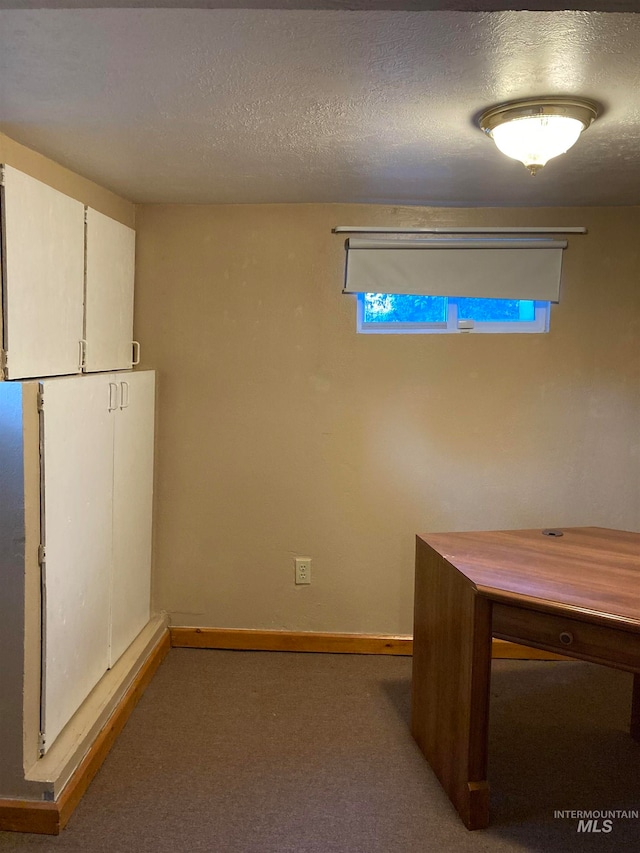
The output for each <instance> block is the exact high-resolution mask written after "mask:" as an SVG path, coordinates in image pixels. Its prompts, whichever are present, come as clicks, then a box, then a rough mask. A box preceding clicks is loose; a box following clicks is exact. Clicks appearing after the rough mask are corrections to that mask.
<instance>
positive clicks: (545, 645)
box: [492, 603, 640, 672]
mask: <svg viewBox="0 0 640 853" xmlns="http://www.w3.org/2000/svg"><path fill="white" fill-rule="evenodd" d="M492 634H493V636H494V637H498V638H500V639H501V640H510V641H511V642H514V643H521V644H523V645H525V646H527V645H528V646H533V647H534V648H538V649H545V650H546V651H551V652H556V653H557V654H561V655H567V656H568V657H572V658H578V659H580V660H586V661H591V662H593V663H599V664H604V665H605V666H611V667H615V668H617V669H624V670H627V671H628V672H640V634H638V633H637V632H632V631H621V630H620V629H618V628H608V627H606V626H604V625H595V624H592V623H589V622H584V621H582V620H580V619H573V618H571V617H566V616H556V615H553V614H551V613H544V612H541V611H536V610H532V609H531V610H530V609H528V608H524V607H516V606H512V605H508V604H500V603H494V604H493V607H492Z"/></svg>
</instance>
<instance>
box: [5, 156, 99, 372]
mask: <svg viewBox="0 0 640 853" xmlns="http://www.w3.org/2000/svg"><path fill="white" fill-rule="evenodd" d="M2 171H3V188H2V238H3V239H2V250H3V251H2V288H3V337H4V340H3V349H5V350H6V353H7V369H6V375H7V378H9V379H23V378H30V377H35V376H55V375H62V374H67V373H78V372H79V371H80V353H79V349H80V342H81V339H82V337H83V291H84V205H83V204H81V202H79V201H76V200H75V199H72V198H69V196H66V195H64V194H63V193H60V192H58V191H57V190H54V189H52V188H51V187H49V186H47V185H46V184H43V183H42V182H41V181H37V180H35V178H31V177H29V176H28V175H25V174H23V173H22V172H19V171H18V170H17V169H13V168H12V167H11V166H4V167H3V168H2Z"/></svg>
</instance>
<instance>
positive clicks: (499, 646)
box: [491, 639, 571, 660]
mask: <svg viewBox="0 0 640 853" xmlns="http://www.w3.org/2000/svg"><path fill="white" fill-rule="evenodd" d="M491 657H492V658H493V659H494V660H500V659H503V660H504V659H506V660H571V658H568V657H565V656H564V655H556V654H555V653H554V652H545V651H544V649H534V648H532V647H531V646H520V645H518V643H510V642H509V641H508V640H495V639H494V640H493V644H492V647H491Z"/></svg>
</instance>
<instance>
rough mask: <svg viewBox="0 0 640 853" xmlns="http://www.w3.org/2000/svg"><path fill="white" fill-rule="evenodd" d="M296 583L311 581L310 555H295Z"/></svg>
mask: <svg viewBox="0 0 640 853" xmlns="http://www.w3.org/2000/svg"><path fill="white" fill-rule="evenodd" d="M296 583H297V584H300V583H311V557H296Z"/></svg>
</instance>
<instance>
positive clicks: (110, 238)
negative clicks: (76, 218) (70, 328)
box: [84, 208, 136, 372]
mask: <svg viewBox="0 0 640 853" xmlns="http://www.w3.org/2000/svg"><path fill="white" fill-rule="evenodd" d="M86 219H87V222H86V228H87V230H86V246H87V267H86V299H85V333H84V338H85V341H86V343H85V356H84V370H85V371H87V372H93V371H98V370H124V369H126V368H130V367H131V365H132V341H131V339H132V337H133V279H134V265H135V247H136V235H135V231H134V230H133V229H132V228H128V227H127V226H126V225H122V223H120V222H116V220H115V219H110V218H109V217H108V216H104V214H102V213H98V212H97V211H96V210H92V209H91V208H87V215H86Z"/></svg>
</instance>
